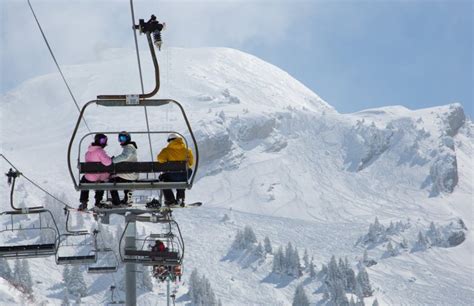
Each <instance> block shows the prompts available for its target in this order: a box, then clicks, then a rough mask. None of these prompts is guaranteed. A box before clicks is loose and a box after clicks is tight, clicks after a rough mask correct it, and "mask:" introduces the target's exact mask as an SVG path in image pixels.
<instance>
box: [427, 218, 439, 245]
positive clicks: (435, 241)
mask: <svg viewBox="0 0 474 306" xmlns="http://www.w3.org/2000/svg"><path fill="white" fill-rule="evenodd" d="M426 237H427V238H428V240H429V242H430V244H431V245H434V246H442V245H443V236H442V234H441V232H440V230H439V229H438V228H437V227H436V225H435V224H434V222H431V223H430V229H429V230H428V232H427V233H426Z"/></svg>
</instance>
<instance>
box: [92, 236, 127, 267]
mask: <svg viewBox="0 0 474 306" xmlns="http://www.w3.org/2000/svg"><path fill="white" fill-rule="evenodd" d="M95 233H96V235H95V236H96V242H97V244H96V249H95V254H96V262H95V263H93V264H89V265H88V266H87V273H93V274H96V273H113V272H116V271H117V269H118V266H119V261H118V258H117V254H116V253H115V251H114V250H113V249H112V248H110V247H108V246H106V245H105V241H104V239H103V237H102V236H101V234H100V231H95ZM99 240H100V241H101V243H99Z"/></svg>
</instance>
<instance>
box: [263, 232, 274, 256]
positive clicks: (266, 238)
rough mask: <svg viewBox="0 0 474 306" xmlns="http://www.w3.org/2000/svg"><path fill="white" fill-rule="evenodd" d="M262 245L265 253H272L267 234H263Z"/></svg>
mask: <svg viewBox="0 0 474 306" xmlns="http://www.w3.org/2000/svg"><path fill="white" fill-rule="evenodd" d="M263 247H264V248H265V252H266V253H268V254H271V253H272V251H273V249H272V243H271V242H270V238H268V236H265V239H264V240H263Z"/></svg>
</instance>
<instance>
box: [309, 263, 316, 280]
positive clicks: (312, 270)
mask: <svg viewBox="0 0 474 306" xmlns="http://www.w3.org/2000/svg"><path fill="white" fill-rule="evenodd" d="M308 270H309V277H311V278H313V279H314V278H316V269H315V268H314V263H313V261H312V260H311V262H310V263H309V269H308Z"/></svg>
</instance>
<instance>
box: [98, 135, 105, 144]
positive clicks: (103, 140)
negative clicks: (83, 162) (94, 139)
mask: <svg viewBox="0 0 474 306" xmlns="http://www.w3.org/2000/svg"><path fill="white" fill-rule="evenodd" d="M99 144H100V145H106V144H107V136H105V135H104V137H102V138H100V139H99Z"/></svg>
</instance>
